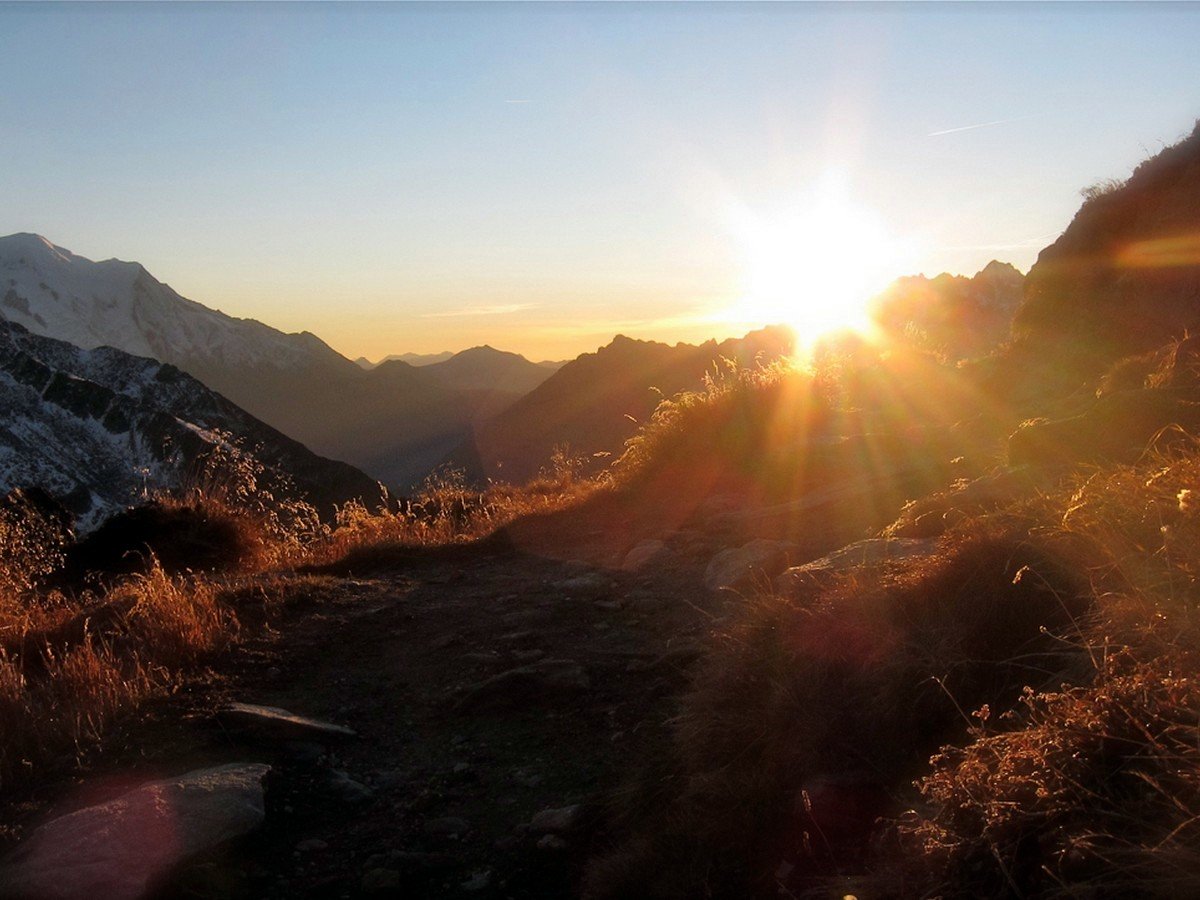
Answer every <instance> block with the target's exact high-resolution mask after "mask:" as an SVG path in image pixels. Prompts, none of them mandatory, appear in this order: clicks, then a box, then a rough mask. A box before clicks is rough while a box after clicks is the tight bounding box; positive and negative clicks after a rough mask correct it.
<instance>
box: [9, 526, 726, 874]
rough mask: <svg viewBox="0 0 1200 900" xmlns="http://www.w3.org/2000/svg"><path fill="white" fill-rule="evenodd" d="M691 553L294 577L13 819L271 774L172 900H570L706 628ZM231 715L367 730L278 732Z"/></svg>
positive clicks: (493, 551) (391, 565)
mask: <svg viewBox="0 0 1200 900" xmlns="http://www.w3.org/2000/svg"><path fill="white" fill-rule="evenodd" d="M690 539H691V540H692V541H694V542H696V545H695V546H689V535H688V534H682V535H680V534H676V535H674V536H673V537H672V538H671V544H672V546H667V545H666V544H663V545H653V544H648V545H645V546H644V547H643V548H642V550H641V555H642V556H643V557H645V556H647V555H651V556H653V555H655V554H657V556H656V559H655V562H654V564H653V565H647V564H646V561H643V568H642V570H641V572H638V571H624V570H622V569H621V568H620V567H614V566H612V565H611V564H609V565H604V564H598V563H597V562H596V561H594V560H593V561H585V560H584V559H580V558H567V559H563V558H556V556H547V555H539V554H533V553H529V552H523V551H522V550H520V549H517V548H516V547H514V546H513V545H512V543H511V542H508V541H503V540H501V541H492V542H489V543H487V544H484V545H478V546H473V547H467V548H461V549H453V550H448V551H430V552H413V553H407V554H405V555H404V557H403V558H402V559H396V560H393V561H390V562H379V561H376V562H373V563H371V564H369V565H365V566H363V568H364V569H365V570H366V571H363V572H361V573H348V572H341V573H316V574H307V575H302V576H297V577H295V578H294V579H292V580H290V581H289V582H288V583H287V584H286V586H285V587H284V593H285V598H286V599H285V606H284V607H283V609H284V610H285V611H284V612H281V613H280V614H279V617H274V618H272V619H271V620H270V621H271V627H270V628H268V629H266V630H265V631H261V632H260V633H258V634H256V635H255V636H253V637H251V638H250V639H249V640H247V641H245V642H243V644H242V645H241V646H239V647H238V648H237V650H236V651H234V652H233V653H231V654H230V655H229V657H228V658H226V659H223V660H221V661H219V662H218V664H217V666H216V667H215V671H214V672H212V673H209V674H207V675H206V676H205V677H203V678H198V679H196V680H194V681H193V682H192V683H190V684H188V685H186V686H184V687H183V688H182V689H181V690H180V692H179V693H178V694H177V695H176V696H175V697H171V698H166V699H165V700H163V701H160V702H156V703H154V704H153V705H151V706H150V707H149V708H146V709H144V710H143V711H142V712H141V713H140V714H139V716H138V717H137V719H136V721H127V722H125V723H124V724H123V725H122V726H120V727H119V728H118V729H117V730H116V731H115V733H113V734H112V735H111V736H110V737H109V739H108V740H107V741H106V744H105V749H104V752H103V753H92V754H90V755H89V756H88V757H87V758H85V760H84V762H83V763H82V770H80V771H76V772H74V773H72V774H71V775H70V776H69V777H67V778H64V779H62V780H60V781H59V782H58V783H55V784H49V785H45V786H43V787H42V788H41V789H40V790H39V791H37V792H36V793H35V794H34V795H32V796H30V797H28V798H27V799H26V800H25V801H24V802H23V803H22V804H21V805H20V806H19V808H18V809H17V810H15V811H14V819H15V820H16V821H17V822H18V823H20V824H21V825H23V826H24V830H25V831H26V832H28V831H30V830H31V829H32V826H35V825H36V824H37V823H39V822H41V821H43V820H44V819H46V818H47V817H49V816H51V815H61V814H62V813H64V812H69V811H70V810H72V809H76V808H79V807H82V806H86V805H89V804H95V803H97V802H100V801H103V800H106V799H109V798H110V797H113V796H116V795H118V794H120V793H121V792H123V791H125V790H128V789H129V788H130V787H131V786H132V785H134V784H137V783H140V782H144V781H147V780H150V779H153V778H156V777H161V776H164V775H176V774H178V773H182V772H187V771H190V770H194V769H197V768H203V767H208V766H215V765H219V764H225V763H232V762H262V763H267V764H269V765H270V766H271V773H270V775H269V776H268V778H267V791H266V804H265V822H264V823H263V826H262V827H261V828H259V829H257V830H256V831H255V832H254V834H253V835H252V836H251V837H249V838H248V839H247V840H243V841H240V842H238V843H236V844H235V845H234V846H233V848H232V849H228V850H226V851H223V852H222V853H221V855H219V856H212V855H211V854H209V855H207V856H205V857H203V858H201V859H200V860H199V861H197V862H195V863H193V864H191V865H189V866H188V867H187V868H186V869H185V870H183V871H182V872H181V873H178V874H177V876H176V877H175V878H174V880H173V881H172V882H171V883H170V884H169V885H167V886H165V887H163V888H162V894H163V895H164V896H177V895H186V896H205V897H214V896H221V897H225V896H247V897H249V896H253V897H259V896H262V897H297V896H359V895H370V894H380V895H384V896H386V895H392V894H396V893H398V892H400V891H401V889H402V890H403V894H404V896H406V897H408V896H411V897H423V896H429V897H434V896H437V897H444V896H454V895H457V894H460V893H461V894H470V895H472V896H480V897H493V896H494V897H550V896H567V895H569V894H571V892H572V888H573V885H574V884H575V882H576V880H577V877H578V875H579V871H580V867H581V864H582V862H583V860H584V859H585V858H586V856H587V854H588V851H589V848H590V846H591V844H592V842H593V841H598V840H603V837H602V835H599V834H598V833H597V831H596V829H595V824H596V823H597V821H598V820H599V818H600V817H599V816H598V815H597V813H598V809H597V805H596V804H597V801H598V800H599V798H601V797H602V796H603V795H604V794H605V793H606V792H607V791H609V790H611V789H612V788H614V787H616V786H617V785H618V784H619V783H620V781H621V780H622V778H623V777H625V776H626V775H628V773H629V769H630V766H631V765H633V764H634V763H635V761H636V760H638V759H640V758H643V757H644V756H645V755H646V754H648V753H652V752H653V747H654V745H655V743H656V742H657V741H661V740H663V739H664V725H665V723H666V721H667V720H668V719H669V717H670V715H671V709H672V705H671V698H672V697H673V696H674V695H675V694H676V693H677V691H678V689H679V687H680V686H681V684H682V680H683V676H684V672H685V670H686V668H687V666H688V665H689V663H690V662H691V661H692V660H693V659H694V658H695V657H696V655H697V653H698V646H699V641H700V639H701V638H702V637H703V635H704V633H705V631H706V630H707V627H708V623H709V616H710V615H711V609H712V608H713V607H714V604H715V603H716V597H717V595H716V594H715V593H714V592H712V591H709V590H708V589H707V588H706V587H705V586H704V582H703V574H704V564H703V562H704V560H705V559H706V558H707V556H708V555H709V554H708V552H707V551H706V550H705V548H704V547H703V546H700V544H702V543H703V542H702V540H700V539H699V537H698V536H695V535H693V536H691V538H690ZM565 549H571V548H565ZM576 549H577V548H576ZM638 562H639V560H638V556H637V554H635V555H634V557H632V558H631V559H630V564H631V565H633V564H636V563H638ZM251 593H253V592H251ZM231 702H246V703H254V704H264V705H267V706H271V707H281V708H284V709H286V710H289V711H291V712H293V713H296V714H298V715H302V716H309V717H313V718H316V719H320V720H323V721H326V722H329V723H334V724H337V725H341V726H346V727H348V728H350V729H353V731H354V732H355V733H356V734H355V736H353V737H347V736H343V735H338V734H334V735H327V734H323V733H321V732H320V731H310V732H308V733H306V732H305V731H304V729H302V728H301V729H296V730H294V731H293V733H290V734H289V733H284V734H279V733H276V732H277V731H278V730H277V729H272V728H271V727H270V726H269V725H268V726H267V727H261V726H256V725H254V724H253V723H248V722H247V721H246V719H245V718H243V719H242V720H237V717H234V716H230V715H228V714H223V713H222V712H221V709H222V708H223V707H226V706H227V705H228V704H229V703H231ZM548 811H549V812H548ZM62 877H64V878H67V877H69V875H68V874H67V873H66V872H63V873H62Z"/></svg>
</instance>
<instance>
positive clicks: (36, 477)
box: [0, 317, 380, 529]
mask: <svg viewBox="0 0 1200 900" xmlns="http://www.w3.org/2000/svg"><path fill="white" fill-rule="evenodd" d="M231 442H233V443H234V444H236V445H237V446H238V447H240V451H239V452H247V451H248V452H250V453H252V454H253V455H254V456H255V457H257V459H258V460H259V461H260V462H262V463H263V464H264V465H265V466H266V467H267V474H268V476H270V475H271V474H272V473H274V474H275V475H276V476H278V475H279V474H280V473H282V474H284V475H286V480H290V482H291V484H292V488H291V490H292V493H293V495H294V496H296V497H298V498H303V499H307V500H309V501H310V502H312V503H313V504H314V505H316V506H317V507H318V508H319V509H321V510H323V511H325V512H326V513H328V512H330V511H332V508H333V506H334V504H338V503H345V502H346V501H348V500H350V499H352V498H362V499H363V500H364V501H366V502H368V503H375V502H377V501H378V499H379V497H380V488H379V485H378V484H377V483H376V482H374V481H373V480H372V479H370V478H368V477H367V476H365V475H364V474H363V473H362V472H359V471H358V470H357V469H354V468H353V467H351V466H348V465H346V464H345V463H339V462H334V461H332V460H328V459H323V458H321V457H319V456H316V455H315V454H313V453H311V452H310V451H309V450H307V449H306V448H305V447H303V446H302V445H301V444H299V443H297V442H296V441H294V440H291V439H290V438H287V437H285V436H284V435H282V434H280V433H279V432H277V431H276V430H275V429H273V428H271V427H269V426H267V425H265V424H264V423H262V422H260V421H258V420H257V419H255V418H254V417H253V416H251V415H249V414H248V413H246V412H245V411H244V410H242V409H239V408H238V407H237V406H235V405H234V404H233V403H231V402H229V401H228V400H227V399H225V398H224V397H222V396H220V395H219V394H217V393H214V392H213V391H211V390H209V389H207V388H206V387H204V385H202V384H200V383H199V382H198V381H196V380H195V379H194V378H192V377H190V376H189V375H187V374H185V373H184V372H182V371H180V370H179V369H177V368H176V367H174V366H170V365H163V364H161V363H158V362H155V361H154V360H151V359H146V358H142V357H137V356H133V355H130V354H128V353H125V352H123V351H121V350H116V349H113V348H111V347H101V348H98V349H91V350H85V349H82V348H79V347H76V346H74V345H72V344H69V343H66V342H64V341H58V340H54V339H51V338H45V337H41V336H39V335H35V334H32V333H30V332H29V331H28V330H27V329H25V328H24V327H22V326H21V325H20V324H16V323H11V322H8V321H6V320H4V319H3V317H0V494H3V493H5V492H7V491H9V490H11V489H12V488H16V487H28V486H34V485H36V486H40V487H43V488H45V489H46V490H48V491H50V492H51V493H52V494H54V495H56V496H57V497H58V498H59V499H60V500H62V501H63V502H64V503H65V504H66V505H67V506H68V507H69V508H71V509H72V511H73V512H75V513H76V515H77V516H78V517H79V524H80V526H81V527H82V528H84V529H86V528H88V527H90V526H92V525H94V524H96V523H97V522H98V521H100V520H102V519H103V518H104V517H106V516H107V515H108V514H110V513H112V512H114V511H115V510H117V509H120V508H121V507H123V506H125V505H126V504H128V503H130V502H132V501H134V500H136V499H137V498H138V497H139V495H141V494H142V493H143V492H144V491H145V490H147V489H154V488H165V489H171V488H175V487H179V486H180V485H181V483H183V482H184V481H185V480H186V479H187V478H189V477H190V476H192V475H193V474H194V473H195V472H196V469H197V463H198V460H200V459H201V458H202V457H203V456H204V455H205V454H206V453H207V452H208V451H210V450H212V449H213V448H214V447H215V446H217V445H222V444H224V445H229V444H230V443H231ZM273 480H275V481H276V484H277V485H279V484H282V483H283V481H284V479H280V478H278V477H277V478H275V479H273Z"/></svg>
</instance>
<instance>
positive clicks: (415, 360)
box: [355, 345, 569, 372]
mask: <svg viewBox="0 0 1200 900" xmlns="http://www.w3.org/2000/svg"><path fill="white" fill-rule="evenodd" d="M472 349H474V350H478V349H480V348H479V347H474V348H472ZM483 349H487V350H490V349H491V348H490V347H488V346H487V345H484V347H483ZM462 352H463V353H468V352H470V351H467V350H464V351H462ZM457 355H458V354H456V353H451V352H450V351H449V350H443V351H442V352H441V353H394V354H392V355H391V356H385V357H384V358H383V359H381V360H379V362H371V361H370V360H369V359H367V358H366V357H365V356H360V357H359V358H358V359H356V360H355V362H356V363H358V364H359V365H360V366H362V367H363V368H364V369H374V368H375V367H376V366H378V365H381V364H383V363H385V362H391V361H392V360H394V359H398V360H400V362H406V363H408V364H409V365H410V366H416V367H417V368H420V367H422V366H430V365H433V364H434V363H441V362H446V360H448V359H452V358H453V357H455V356H457ZM514 355H516V354H514ZM521 358H522V359H524V358H525V357H521ZM567 362H569V360H565V359H543V360H539V361H538V362H536V363H534V365H536V366H541V367H542V368H544V369H549V370H550V371H551V372H553V371H555V370H556V369H561V368H562V367H563V366H565V365H566V364H567Z"/></svg>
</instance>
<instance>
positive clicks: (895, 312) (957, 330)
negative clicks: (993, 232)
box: [872, 260, 1025, 360]
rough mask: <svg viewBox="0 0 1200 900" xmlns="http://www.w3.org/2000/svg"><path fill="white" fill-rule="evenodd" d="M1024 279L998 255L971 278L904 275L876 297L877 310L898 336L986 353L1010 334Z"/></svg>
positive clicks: (940, 348)
mask: <svg viewBox="0 0 1200 900" xmlns="http://www.w3.org/2000/svg"><path fill="white" fill-rule="evenodd" d="M1024 281H1025V278H1024V276H1023V275H1022V274H1021V273H1020V271H1019V270H1018V269H1017V268H1015V267H1014V266H1012V265H1010V264H1008V263H1002V262H997V261H996V260H992V262H990V263H988V264H987V265H986V266H985V267H984V268H983V269H982V270H981V271H979V272H978V273H976V275H975V276H974V277H971V278H967V277H966V276H963V275H949V274H946V273H942V274H941V275H938V276H937V277H935V278H926V277H925V276H924V275H914V276H909V277H906V278H898V279H896V281H895V282H893V283H892V285H891V286H890V287H889V288H888V289H887V290H886V291H884V292H883V293H882V294H881V295H880V296H879V297H877V298H875V300H874V301H873V303H872V307H873V313H874V317H875V319H876V321H878V322H879V324H880V325H881V326H882V327H883V328H884V329H885V330H886V331H888V332H889V333H890V334H891V335H892V336H893V337H895V338H898V339H901V340H906V341H909V342H911V343H915V344H918V345H921V346H923V347H925V348H926V349H930V350H933V351H935V352H938V353H940V354H942V355H944V356H946V357H947V358H949V359H951V360H957V359H964V358H969V357H975V356H980V355H982V354H984V353H988V352H990V351H991V350H994V349H995V348H996V347H997V346H998V345H999V344H1001V343H1002V342H1004V341H1006V340H1007V339H1008V337H1009V334H1010V332H1011V329H1012V322H1013V315H1014V314H1015V312H1016V310H1017V308H1018V307H1019V306H1020V304H1021V300H1022V296H1023V288H1024Z"/></svg>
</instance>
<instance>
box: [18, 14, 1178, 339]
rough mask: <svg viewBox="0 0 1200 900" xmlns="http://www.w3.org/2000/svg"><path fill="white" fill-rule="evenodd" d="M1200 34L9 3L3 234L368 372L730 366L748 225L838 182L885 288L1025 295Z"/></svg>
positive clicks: (848, 17) (1164, 100)
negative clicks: (650, 353) (887, 283)
mask: <svg viewBox="0 0 1200 900" xmlns="http://www.w3.org/2000/svg"><path fill="white" fill-rule="evenodd" d="M1198 39H1200V6H1195V5H1182V4H1168V5H1150V4H1138V5H1118V4H1102V5H1092V4H1083V3H1071V4H1061V5H1041V4H1009V5H990V4H972V5H965V4H964V5H958V4H930V5H909V4H888V5H850V4H845V5H835V6H831V5H815V4H813V5H809V4H797V5H790V4H765V5H750V4H746V5H736V6H727V5H717V4H703V5H700V4H669V5H643V4H600V5H582V4H563V5H558V4H528V5H519V4H512V5H510V4H480V5H476V4H454V5H449V4H448V5H438V6H429V5H421V4H392V5H356V4H355V5H352V4H307V5H291V4H265V5H241V4H208V5H150V4H131V5H109V4H84V5H70V4H64V5H37V4H35V5H22V4H5V5H0V78H2V79H3V84H4V85H5V90H4V91H2V92H0V122H3V123H4V125H3V130H2V132H0V134H2V137H0V197H3V203H2V204H0V233H9V232H12V231H37V232H39V233H41V234H44V235H45V236H46V237H48V238H50V239H51V240H53V241H55V242H56V243H59V244H62V245H63V246H66V247H68V248H70V249H72V250H74V251H75V252H77V253H80V254H82V255H85V256H90V257H92V258H107V257H112V256H116V257H120V258H124V259H137V260H139V261H141V262H143V263H144V264H145V265H146V266H147V267H148V268H149V269H150V271H151V272H152V273H154V274H155V275H157V276H158V277H159V278H161V279H163V280H165V281H167V282H169V283H170V284H171V285H172V286H173V287H175V288H176V289H177V290H179V291H180V292H181V293H183V294H184V295H185V296H189V297H191V298H193V299H196V300H199V301H201V302H203V303H206V304H208V305H210V306H215V307H218V308H221V309H224V310H225V311H226V312H229V313H232V314H235V315H239V316H252V317H255V318H260V319H262V320H264V321H266V322H268V323H269V324H272V325H275V326H277V327H280V328H284V329H285V330H301V329H307V330H311V331H314V332H316V333H317V334H319V335H321V336H322V337H324V338H325V339H326V340H328V341H329V342H330V343H332V344H333V345H334V346H335V347H336V348H337V349H339V350H341V351H342V352H344V353H347V354H348V355H352V356H353V355H358V354H360V353H363V354H366V355H368V356H372V357H376V356H380V355H383V354H385V353H390V352H402V351H406V350H421V351H429V350H439V349H461V348H462V347H466V346H470V345H473V344H478V343H483V342H489V343H492V344H494V345H497V346H503V347H506V348H510V349H514V350H518V351H521V352H525V353H527V354H528V355H530V356H533V357H538V358H541V357H565V356H572V355H574V354H576V353H578V352H581V351H584V350H590V349H594V348H595V347H596V346H598V345H599V344H601V343H604V342H606V341H607V340H608V338H610V337H611V336H612V334H614V333H616V332H618V331H623V332H625V333H628V334H633V335H636V336H644V337H653V338H657V339H668V340H694V339H699V338H702V337H707V336H710V335H712V336H718V337H720V336H724V334H726V333H732V332H733V331H737V330H738V329H740V328H743V326H746V325H749V324H754V320H753V314H752V313H747V314H746V315H745V316H741V317H739V316H737V315H733V314H730V313H729V310H731V309H734V310H736V309H737V308H738V306H737V303H738V297H739V296H740V292H741V291H742V290H743V289H744V283H745V281H746V272H745V259H744V256H745V254H744V253H743V252H742V251H743V250H744V247H741V246H740V244H739V237H738V235H737V234H736V233H735V231H736V229H735V228H734V227H733V226H732V225H731V220H732V219H733V218H735V217H734V216H732V215H731V210H741V211H742V212H743V213H745V212H746V211H749V213H750V214H752V215H754V216H757V217H759V218H760V219H761V220H762V221H764V222H767V223H769V222H770V221H772V217H774V216H786V215H787V211H788V209H789V208H791V207H798V206H802V205H803V204H804V203H805V202H806V200H805V198H806V197H808V196H809V192H810V189H811V188H812V185H813V184H815V183H817V182H818V181H819V180H820V179H821V178H822V177H824V176H825V175H827V174H828V173H830V172H835V173H836V174H837V176H838V178H839V183H841V184H842V185H843V186H844V189H845V192H846V194H847V196H848V197H849V198H850V199H851V200H852V202H853V203H854V204H856V206H857V207H858V208H863V209H867V210H869V211H870V213H871V214H872V215H873V216H875V217H876V218H877V219H878V221H880V222H882V223H884V224H885V225H886V228H887V230H888V232H889V233H890V234H892V235H895V236H896V237H897V238H899V239H902V243H903V245H904V248H905V249H904V251H903V253H899V254H894V255H893V256H894V258H892V257H889V259H888V264H891V265H895V266H896V267H897V268H898V271H896V272H895V273H894V274H897V275H899V274H906V273H909V272H915V271H925V272H927V273H929V274H935V273H936V272H939V271H943V270H948V271H955V272H963V273H968V274H969V273H972V272H974V271H976V270H977V269H979V268H981V267H982V266H983V265H984V264H985V263H986V262H987V261H988V260H990V259H992V258H994V257H995V258H1000V259H1006V260H1010V261H1012V262H1014V263H1016V264H1018V265H1019V266H1021V267H1022V268H1027V267H1028V266H1029V265H1030V264H1031V263H1032V261H1033V259H1034V258H1035V257H1036V253H1037V250H1038V249H1039V248H1040V247H1041V246H1044V245H1045V244H1046V243H1048V242H1049V241H1050V240H1052V239H1053V237H1054V236H1055V235H1057V234H1058V233H1059V232H1060V231H1061V230H1062V228H1063V227H1064V226H1065V225H1066V224H1067V222H1068V221H1069V220H1070V217H1071V215H1072V214H1073V213H1074V211H1075V209H1076V208H1077V207H1078V205H1079V190H1080V188H1082V187H1084V186H1086V185H1088V184H1090V183H1093V182H1095V181H1097V180H1099V179H1102V178H1108V177H1122V176H1124V175H1127V174H1128V173H1129V171H1130V169H1131V168H1132V167H1133V166H1134V165H1136V163H1137V162H1138V161H1140V160H1141V159H1143V158H1145V157H1146V156H1148V155H1150V154H1152V153H1154V152H1156V151H1157V150H1158V149H1161V147H1162V146H1163V145H1164V144H1169V143H1172V142H1174V141H1175V140H1178V139H1179V138H1180V137H1182V136H1183V135H1184V134H1185V133H1186V132H1188V131H1190V130H1191V127H1192V124H1193V122H1194V120H1195V119H1196V118H1197V116H1200V53H1197V52H1196V47H1197V46H1198ZM985 123H999V124H986V125H985ZM973 125H982V126H984V127H977V128H966V126H973ZM954 129H966V130H954ZM939 132H946V133H939ZM864 253H865V254H866V255H869V251H864ZM806 302H809V301H806ZM812 302H816V301H812ZM722 316H724V318H722Z"/></svg>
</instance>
